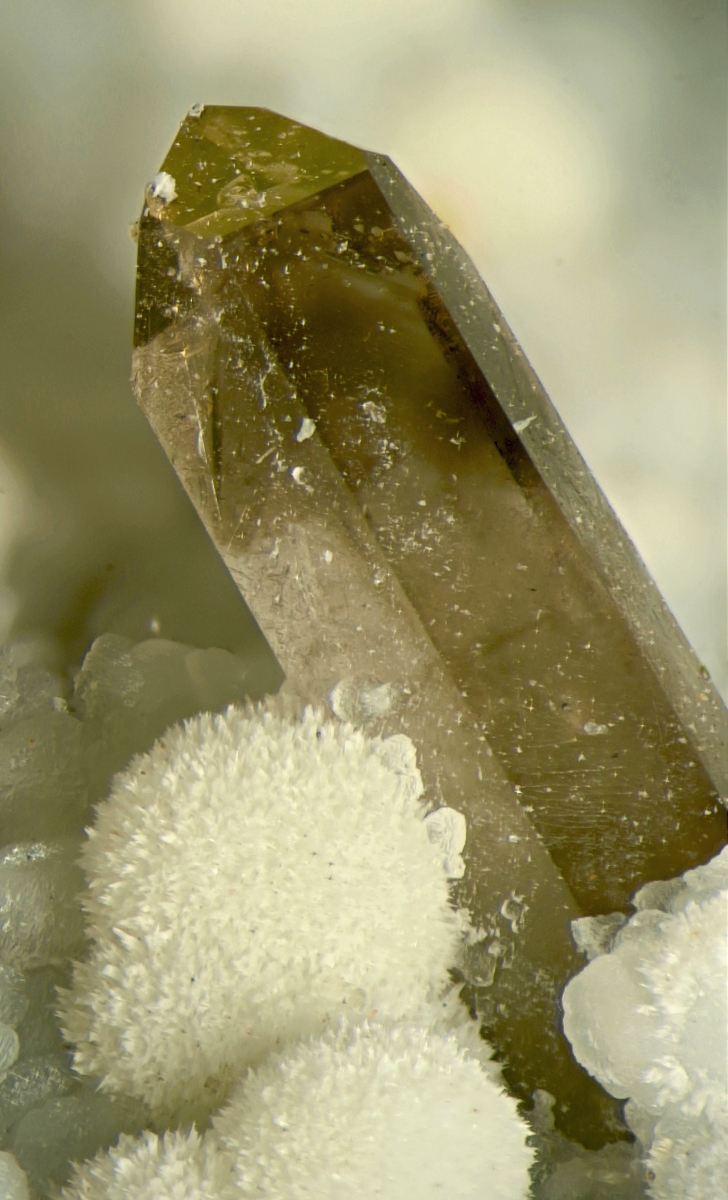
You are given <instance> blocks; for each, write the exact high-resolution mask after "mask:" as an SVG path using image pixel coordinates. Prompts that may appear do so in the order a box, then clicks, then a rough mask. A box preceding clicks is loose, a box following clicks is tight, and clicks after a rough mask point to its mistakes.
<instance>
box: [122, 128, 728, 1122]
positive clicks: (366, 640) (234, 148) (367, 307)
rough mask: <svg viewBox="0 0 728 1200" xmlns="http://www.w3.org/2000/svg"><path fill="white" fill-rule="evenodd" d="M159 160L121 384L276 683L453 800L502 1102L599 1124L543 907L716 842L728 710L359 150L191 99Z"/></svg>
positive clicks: (475, 309) (520, 381) (478, 297)
mask: <svg viewBox="0 0 728 1200" xmlns="http://www.w3.org/2000/svg"><path fill="white" fill-rule="evenodd" d="M162 173H163V175H164V186H163V187H161V186H160V187H157V186H156V185H155V187H154V188H153V190H152V192H151V193H148V199H147V203H146V205H145V207H144V211H143V213H142V216H141V220H140V224H139V259H138V286H137V302H136V321H135V346H136V350H135V359H134V386H135V390H136V395H137V398H138V401H139V403H140V405H141V407H142V409H143V410H144V412H145V413H146V415H147V417H148V418H149V420H150V422H151V424H152V427H153V428H154V430H155V432H156V434H157V436H158V438H159V440H160V441H161V443H162V445H163V447H164V448H165V450H166V452H167V454H168V455H169V458H170V460H171V462H172V463H173V465H174V467H175V469H176V471H177V473H178V475H179V477H180V479H181V481H182V483H183V484H184V486H185V488H186V490H187V492H188V494H189V495H190V497H191V499H192V501H193V503H194V504H195V506H196V508H197V511H198V513H199V514H200V517H201V519H202V521H203V522H204V524H205V526H206V528H207V529H208V532H209V533H210V536H211V538H212V540H213V542H214V544H215V545H216V547H217V548H218V550H219V552H220V554H221V556H222V557H223V559H224V561H225V563H226V564H227V566H228V568H229V570H230V572H231V574H232V576H233V578H234V579H235V581H236V583H237V584H238V587H239V588H240V591H241V593H242V594H243V596H244V598H245V599H246V601H247V602H248V604H249V606H250V608H251V609H252V611H253V614H254V616H255V617H256V619H257V620H258V623H259V625H260V626H261V628H262V630H263V632H264V634H265V635H266V637H267V638H268V641H269V643H270V644H271V646H272V648H273V650H274V651H275V653H276V655H277V657H278V659H279V662H280V663H281V665H282V667H283V669H284V670H285V672H286V674H287V676H288V678H289V682H290V683H292V684H293V686H294V687H295V689H296V690H297V691H298V693H299V695H300V696H301V697H302V698H303V699H305V700H308V701H313V702H315V703H317V704H321V703H324V702H326V701H327V699H328V698H330V703H331V705H332V707H333V709H334V711H335V712H337V713H339V714H340V715H342V716H345V718H346V719H349V720H352V719H353V720H355V721H357V723H360V724H362V725H363V726H364V727H365V728H367V729H369V730H374V731H376V732H378V733H383V734H392V733H396V732H401V733H405V734H407V735H408V736H409V737H411V738H412V740H413V741H414V742H415V744H416V745H417V748H418V752H419V755H420V760H421V769H422V775H423V779H424V783H425V786H426V789H427V795H428V798H429V799H430V800H431V801H432V802H434V803H436V804H439V805H446V806H448V807H450V808H452V809H454V810H457V811H460V812H461V813H462V814H463V815H464V816H465V818H466V821H467V825H468V841H467V844H466V846H465V851H464V860H465V872H464V874H463V877H462V882H461V883H460V884H459V891H458V893H457V895H458V903H460V904H462V905H463V906H467V907H468V908H469V909H470V912H471V916H472V920H473V923H474V926H475V927H476V928H478V929H481V930H482V931H483V937H482V939H480V940H478V941H476V940H474V941H473V942H472V945H471V946H470V948H469V950H468V954H467V957H466V959H465V961H464V962H463V964H462V976H463V981H464V982H465V983H466V984H467V987H466V990H465V992H464V995H465V996H466V997H467V998H468V1000H469V1002H470V1003H471V1004H472V1005H473V1006H474V1007H476V1008H477V1009H478V1011H479V1013H480V1015H481V1018H482V1020H483V1024H484V1028H485V1030H486V1032H487V1036H488V1038H489V1039H490V1040H492V1041H493V1043H494V1044H495V1045H496V1047H497V1049H498V1052H499V1054H500V1055H501V1056H502V1057H504V1058H505V1059H506V1060H507V1064H508V1065H507V1067H506V1070H505V1074H506V1078H507V1079H508V1080H509V1083H510V1085H511V1087H513V1088H514V1089H515V1090H516V1092H517V1094H519V1095H520V1096H521V1097H522V1098H524V1099H525V1098H527V1097H530V1095H531V1094H532V1092H533V1090H534V1088H535V1087H542V1088H546V1089H547V1090H548V1091H549V1092H550V1093H551V1094H553V1095H554V1096H556V1098H557V1104H556V1108H555V1114H556V1119H557V1123H558V1124H560V1125H561V1126H562V1127H563V1128H564V1129H566V1128H567V1127H568V1128H569V1130H570V1131H571V1133H572V1134H573V1135H574V1136H578V1137H580V1138H582V1139H586V1143H587V1144H592V1145H599V1144H600V1142H601V1140H603V1139H604V1137H613V1136H614V1132H613V1130H614V1128H615V1120H616V1118H615V1116H614V1114H613V1113H612V1115H611V1116H610V1115H609V1114H608V1111H607V1109H606V1108H605V1106H604V1103H603V1100H602V1098H600V1095H599V1093H598V1092H597V1090H596V1089H593V1088H591V1087H590V1085H589V1083H588V1081H587V1080H586V1079H585V1078H584V1076H583V1075H580V1074H579V1073H578V1072H577V1071H575V1069H574V1066H573V1063H572V1062H571V1060H570V1058H569V1055H568V1053H567V1052H566V1050H565V1045H564V1042H563V1038H562V1035H561V1031H560V1029H559V1026H558V1019H557V1002H556V997H557V995H558V993H559V991H560V988H561V986H562V985H563V983H564V982H565V980H566V978H567V977H568V975H569V974H571V973H573V971H574V970H575V959H574V957H573V949H572V947H571V946H570V944H569V939H568V936H567V932H566V926H567V922H568V920H569V919H571V918H574V917H576V916H577V915H578V913H579V912H581V914H584V915H587V914H596V913H599V912H604V911H608V910H614V909H618V908H623V909H626V907H627V904H628V898H629V896H630V894H631V893H632V892H633V891H634V889H635V888H636V887H638V886H639V885H640V884H643V883H645V882H647V881H648V880H650V879H655V878H661V877H662V878H664V877H666V876H669V875H674V874H676V873H677V872H679V871H681V870H683V869H685V868H686V867H690V866H694V865H696V864H698V863H699V862H701V861H703V860H704V859H705V858H707V857H709V856H710V854H712V853H714V852H715V851H716V850H717V849H718V847H719V846H720V845H721V844H723V842H724V841H725V836H726V821H725V812H724V810H723V808H722V807H721V805H720V802H719V794H722V795H726V793H728V768H727V766H726V763H727V761H728V754H727V748H728V714H726V711H725V709H724V707H723V706H722V704H721V702H720V699H719V697H718V696H717V693H716V692H715V689H713V688H712V685H711V684H710V682H709V680H708V679H707V677H706V673H705V671H704V669H703V668H701V667H700V664H699V663H697V661H696V660H695V658H694V656H693V655H692V652H691V651H690V649H689V647H688V646H687V643H686V642H685V639H684V638H683V637H682V634H681V633H680V631H679V630H678V628H677V626H676V625H675V623H674V621H673V620H672V618H671V616H670V614H669V613H668V612H667V610H666V608H665V606H664V604H663V603H662V601H661V599H660V597H659V595H658V594H657V592H656V590H655V588H654V585H653V584H652V582H651V580H650V579H649V576H648V575H647V573H646V571H645V570H644V568H643V566H642V564H641V563H640V562H639V560H638V558H637V556H636V554H635V552H634V550H633V549H632V547H631V546H630V544H629V541H628V539H627V537H626V535H625V534H624V532H623V530H622V529H621V528H620V527H619V525H618V523H617V521H616V519H615V518H614V515H613V514H612V513H611V510H610V509H609V507H608V505H607V503H606V501H605V500H604V497H603V496H602V495H601V493H600V492H599V490H598V488H597V486H596V484H595V483H594V481H593V479H592V478H591V476H590V474H589V471H588V469H587V468H586V466H585V464H584V463H583V461H582V460H581V458H580V457H579V455H578V453H577V451H576V450H575V448H574V446H573V443H572V442H571V441H570V439H569V437H568V434H567V433H566V431H565V429H564V427H563V425H562V424H561V422H560V421H559V419H558V417H557V416H556V414H555V412H554V410H553V408H552V407H551V405H550V403H549V401H548V399H547V398H546V397H545V395H544V393H543V390H542V388H541V387H540V385H539V383H538V381H537V380H536V378H535V376H534V375H533V373H532V371H531V370H530V368H529V366H528V364H527V363H526V362H525V360H524V358H523V355H522V353H521V351H520V349H519V347H518V346H517V344H516V342H515V340H514V338H513V336H512V334H511V333H510V331H509V330H508V328H507V326H506V324H505V321H504V319H503V317H502V315H501V314H500V313H499V311H498V309H497V307H496V306H495V304H494V302H493V300H492V298H491V297H490V295H489V294H488V292H487V290H486V289H485V287H484V286H483V285H482V283H481V282H480V280H479V279H478V278H477V275H476V274H475V271H474V269H473V267H472V264H471V263H470V262H469V261H468V260H467V257H466V256H465V255H464V253H463V252H462V250H461V249H460V247H458V246H457V243H455V242H454V240H453V239H452V237H451V236H450V235H449V233H448V231H447V230H446V229H445V228H444V227H443V226H442V224H441V223H440V222H438V221H437V219H436V218H435V217H434V216H433V214H432V213H431V212H430V211H429V210H428V209H427V208H426V206H425V205H424V204H423V202H422V201H421V200H420V198H419V197H418V196H417V195H416V194H415V193H414V192H413V191H412V189H411V188H409V186H408V185H407V184H406V182H405V181H404V180H403V179H402V177H401V176H399V174H398V173H397V171H396V169H395V168H394V167H393V166H392V164H391V163H389V162H388V160H386V159H384V158H382V157H381V156H377V155H372V154H365V153H362V152H361V151H359V150H357V149H355V148H354V147H351V146H348V145H345V144H344V143H342V142H339V141H336V140H334V139H332V138H327V137H325V136H324V135H322V134H319V133H317V132H316V131H314V130H311V129H307V128H306V127H305V126H302V125H301V124H299V123H297V122H295V121H291V120H288V119H286V118H284V117H280V116H277V115H276V114H274V113H270V112H267V111H265V110H261V109H245V108H238V109H235V108H219V107H205V108H202V109H201V110H199V109H196V110H195V111H194V112H192V113H190V115H189V117H188V118H187V119H186V120H185V121H184V122H183V124H182V126H181V128H180V131H179V134H178V136H177V138H176V140H175V142H174V145H173V146H172V148H171V149H170V152H169V154H168V156H167V158H166V159H165V161H164V163H163V164H162ZM156 178H157V179H158V180H159V179H161V178H162V175H161V174H160V175H159V176H157V177H156ZM554 864H556V866H557V867H558V868H559V872H560V874H559V872H557V871H556V870H555V869H554ZM610 1126H611V1129H612V1132H610ZM590 1139H591V1140H590Z"/></svg>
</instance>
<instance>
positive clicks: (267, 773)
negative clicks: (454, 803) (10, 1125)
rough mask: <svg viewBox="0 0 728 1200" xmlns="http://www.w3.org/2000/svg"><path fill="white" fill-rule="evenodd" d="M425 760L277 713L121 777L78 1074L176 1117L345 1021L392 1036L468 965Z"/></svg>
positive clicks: (69, 1012)
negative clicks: (380, 1018) (424, 775)
mask: <svg viewBox="0 0 728 1200" xmlns="http://www.w3.org/2000/svg"><path fill="white" fill-rule="evenodd" d="M421 794H422V781H421V779H420V776H419V772H418V770H417V766H416V760H415V752H414V747H413V746H412V744H411V742H410V741H409V739H407V738H406V737H404V736H403V735H396V736H395V737H392V738H387V739H385V740H383V741H382V740H380V739H369V738H366V737H365V736H364V735H363V734H362V733H360V732H358V731H357V730H355V729H353V728H352V727H351V726H346V725H341V724H338V723H336V724H335V723H333V722H325V721H322V719H321V717H320V715H319V714H316V713H315V712H313V711H311V710H307V711H306V712H305V714H304V715H303V718H302V719H300V720H292V719H291V718H290V716H288V715H285V714H284V715H282V714H281V713H280V712H279V711H278V710H277V706H276V704H275V703H274V702H271V703H268V704H266V705H264V706H261V707H259V708H258V709H257V710H254V709H252V708H247V709H240V708H232V707H231V708H229V709H228V710H227V711H226V713H225V714H218V715H214V716H213V715H210V714H204V715H201V716H198V717H195V718H193V719H191V720H189V721H187V722H186V723H185V724H184V725H183V726H178V727H176V728H173V729H170V730H168V731H167V733H166V734H165V735H164V737H163V738H162V739H161V740H160V741H158V742H157V743H156V744H155V745H154V747H153V748H152V750H151V751H150V752H149V753H148V754H146V755H143V756H141V757H138V758H136V759H134V760H133V761H132V763H131V764H130V766H129V768H128V770H127V771H125V772H124V773H122V774H121V775H119V776H117V777H116V779H115V781H114V784H113V787H112V789H111V794H110V795H109V797H108V799H107V800H105V801H104V802H103V803H102V804H100V805H99V807H98V810H97V814H96V819H95V822H94V825H93V827H92V828H91V829H90V830H89V840H88V844H87V845H86V847H85V848H84V850H83V853H82V865H83V868H84V871H85V874H86V877H87V881H88V890H87V892H86V893H85V895H84V900H83V904H84V909H85V912H86V929H87V933H88V935H89V938H90V940H91V947H90V951H89V953H88V955H87V956H86V959H85V960H84V961H83V962H81V963H78V964H77V965H76V966H75V969H74V980H73V987H72V989H71V991H70V992H69V993H68V994H67V995H66V996H65V997H64V999H63V1011H62V1018H63V1020H62V1024H63V1029H64V1033H65V1035H66V1037H67V1038H68V1040H69V1041H70V1042H72V1043H73V1044H74V1045H75V1047H76V1050H75V1058H74V1064H75V1067H76V1069H77V1070H78V1071H79V1072H81V1073H86V1074H94V1075H99V1076H100V1077H101V1078H102V1080H103V1086H104V1088H106V1089H109V1090H113V1091H125V1092H128V1093H130V1094H132V1095H135V1096H139V1097H141V1098H143V1099H144V1100H145V1101H146V1102H147V1103H149V1104H150V1105H151V1106H152V1107H153V1108H154V1109H155V1110H161V1111H163V1112H165V1113H171V1114H174V1115H176V1114H178V1113H180V1112H183V1111H184V1112H188V1111H192V1112H194V1111H196V1110H195V1106H196V1105H197V1104H198V1103H199V1102H200V1098H201V1097H205V1096H206V1095H207V1096H208V1097H209V1098H210V1100H211V1101H212V1104H211V1105H210V1106H214V1103H216V1102H218V1101H219V1099H220V1098H222V1097H223V1096H224V1095H225V1094H226V1093H227V1091H228V1090H229V1087H230V1085H231V1084H232V1082H233V1081H234V1080H236V1079H238V1078H239V1077H240V1075H241V1074H242V1073H243V1072H244V1070H245V1068H246V1067H248V1066H249V1065H251V1064H255V1063H258V1062H260V1061H261V1060H262V1059H263V1058H264V1057H265V1055H266V1054H268V1053H269V1052H270V1051H271V1050H273V1049H275V1048H276V1047H278V1046H280V1045H282V1044H284V1043H286V1042H291V1041H295V1040H298V1039H301V1038H305V1037H307V1036H308V1035H310V1034H318V1033H320V1032H321V1030H322V1029H323V1028H324V1027H326V1025H327V1024H329V1023H332V1022H336V1021H337V1020H338V1018H339V1017H340V1016H342V1015H345V1016H347V1017H348V1018H349V1019H351V1020H355V1021H356V1020H363V1019H365V1018H367V1017H372V1016H374V1015H376V1014H377V1013H381V1014H385V1015H386V1016H387V1017H389V1018H390V1019H393V1020H397V1019H400V1018H402V1017H404V1016H406V1015H408V1014H413V1013H417V1011H418V1010H419V1009H420V1008H422V1006H423V1005H424V1004H426V1003H427V1002H428V1001H431V1000H433V999H434V998H435V997H436V996H438V995H439V994H440V993H442V992H443V990H444V989H445V988H446V986H447V984H448V974H447V971H448V968H449V967H450V966H452V965H453V964H454V963H455V962H456V960H457V955H458V946H459V941H460V931H459V924H458V920H457V916H456V914H455V913H454V912H453V910H452V908H451V906H450V903H449V888H448V882H447V876H446V873H445V871H444V870H443V866H442V851H441V848H440V847H438V846H437V845H436V844H433V842H432V841H431V839H430V837H429V836H428V830H427V827H426V824H425V822H424V820H423V817H424V807H423V804H422V800H421Z"/></svg>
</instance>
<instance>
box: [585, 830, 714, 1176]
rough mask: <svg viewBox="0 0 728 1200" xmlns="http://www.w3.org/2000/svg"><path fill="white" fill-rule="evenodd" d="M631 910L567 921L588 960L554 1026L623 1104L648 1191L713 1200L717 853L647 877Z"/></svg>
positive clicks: (586, 1065) (588, 1068) (605, 1086)
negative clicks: (674, 873)
mask: <svg viewBox="0 0 728 1200" xmlns="http://www.w3.org/2000/svg"><path fill="white" fill-rule="evenodd" d="M634 905H635V908H636V909H637V911H636V913H635V915H634V916H633V917H632V918H631V919H630V920H629V921H627V922H626V923H620V922H619V921H618V920H616V921H615V920H614V919H613V918H611V919H606V920H604V919H601V924H600V919H599V918H597V919H596V921H591V922H590V921H587V922H580V923H577V940H579V941H580V942H581V943H582V945H584V946H585V947H586V948H587V949H588V950H589V952H590V953H591V955H592V956H593V957H592V961H591V962H590V963H589V964H588V966H587V967H585V969H584V970H583V971H582V972H581V973H580V974H579V975H577V976H576V977H575V978H574V979H572V980H571V982H570V983H569V984H568V986H567V988H566V990H565V992H564V998H563V1004H564V1030H565V1032H566V1035H567V1037H568V1038H569V1040H570V1042H571V1044H572V1047H573V1050H574V1054H575V1055H576V1057H577V1059H578V1060H579V1062H580V1063H582V1065H583V1066H584V1067H586V1069H587V1070H588V1071H589V1072H590V1073H591V1074H592V1075H594V1076H595V1077H596V1079H598V1080H599V1082H600V1083H601V1084H602V1086H603V1087H604V1088H606V1090H607V1091H608V1092H610V1093H611V1095H613V1096H616V1097H618V1098H620V1099H626V1100H627V1101H628V1103H627V1104H626V1106H625V1117H626V1120H627V1121H628V1123H629V1125H630V1127H631V1129H632V1131H633V1132H634V1134H635V1135H636V1137H637V1138H638V1140H639V1142H640V1143H641V1145H642V1147H643V1148H644V1153H645V1161H646V1167H647V1176H648V1180H649V1183H648V1194H649V1195H650V1196H652V1197H654V1200H678V1198H679V1200H716V1197H718V1196H721V1195H724V1194H725V1188H726V1184H727V1183H728V848H726V849H725V850H723V851H722V853H721V854H719V855H718V856H717V857H716V858H714V859H713V860H712V861H711V862H709V863H708V864H707V865H706V866H704V867H698V868H696V869H695V870H692V871H687V872H686V873H685V874H684V875H683V876H682V877H681V878H679V879H675V880H670V881H667V882H663V883H652V884H647V885H646V887H644V888H642V889H641V890H640V891H639V892H638V893H637V895H636V896H635V899H634ZM610 920H611V927H610V929H609V930H608V928H607V927H608V926H609V922H610ZM615 929H616V935H615Z"/></svg>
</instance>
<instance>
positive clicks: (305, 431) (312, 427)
mask: <svg viewBox="0 0 728 1200" xmlns="http://www.w3.org/2000/svg"><path fill="white" fill-rule="evenodd" d="M315 432H316V422H315V421H312V420H311V418H310V417H304V418H303V419H302V421H301V428H300V429H299V430H298V433H297V434H296V441H297V442H305V441H307V439H308V438H310V437H313V435H314V434H315Z"/></svg>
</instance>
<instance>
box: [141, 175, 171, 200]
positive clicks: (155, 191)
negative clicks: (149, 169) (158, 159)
mask: <svg viewBox="0 0 728 1200" xmlns="http://www.w3.org/2000/svg"><path fill="white" fill-rule="evenodd" d="M146 197H147V201H149V200H158V201H161V202H162V204H171V203H172V201H173V200H176V199H177V185H176V183H175V180H174V176H172V175H170V174H169V173H168V172H167V171H159V172H158V173H157V174H156V175H155V176H154V178H153V179H151V180H150V181H149V183H148V184H147V190H146Z"/></svg>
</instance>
